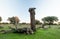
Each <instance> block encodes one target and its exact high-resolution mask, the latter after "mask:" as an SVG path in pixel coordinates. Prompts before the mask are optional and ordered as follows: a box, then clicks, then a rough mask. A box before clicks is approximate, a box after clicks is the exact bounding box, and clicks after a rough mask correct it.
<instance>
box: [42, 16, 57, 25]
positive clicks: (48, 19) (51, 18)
mask: <svg viewBox="0 0 60 39" xmlns="http://www.w3.org/2000/svg"><path fill="white" fill-rule="evenodd" d="M42 21H43V22H44V23H48V24H53V23H54V21H56V22H57V21H58V18H57V17H56V16H47V17H44V18H42Z"/></svg>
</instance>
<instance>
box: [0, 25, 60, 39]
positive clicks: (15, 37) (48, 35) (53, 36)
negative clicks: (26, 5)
mask: <svg viewBox="0 0 60 39" xmlns="http://www.w3.org/2000/svg"><path fill="white" fill-rule="evenodd" d="M7 26H9V25H5V26H4V27H5V28H4V29H8V27H7ZM21 26H24V25H21ZM25 26H28V25H25ZM37 26H39V25H37ZM51 27H52V28H49V29H42V28H41V29H40V28H38V29H37V31H36V32H35V34H32V35H26V34H16V33H7V34H1V33H0V39H60V29H58V27H60V25H51Z"/></svg>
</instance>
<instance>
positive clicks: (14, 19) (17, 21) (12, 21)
mask: <svg viewBox="0 0 60 39" xmlns="http://www.w3.org/2000/svg"><path fill="white" fill-rule="evenodd" d="M8 20H9V21H10V23H11V24H14V25H15V27H16V28H17V24H18V23H19V21H20V20H19V18H18V17H17V16H15V17H9V18H8Z"/></svg>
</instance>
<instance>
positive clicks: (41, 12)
mask: <svg viewBox="0 0 60 39" xmlns="http://www.w3.org/2000/svg"><path fill="white" fill-rule="evenodd" d="M31 7H35V8H36V10H35V12H36V15H35V18H36V19H38V20H40V21H41V18H43V17H45V16H57V17H58V18H59V19H60V0H0V16H1V17H2V19H3V20H2V22H6V21H7V19H8V17H12V16H18V17H19V18H20V22H30V14H29V12H28V9H29V8H31Z"/></svg>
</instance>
